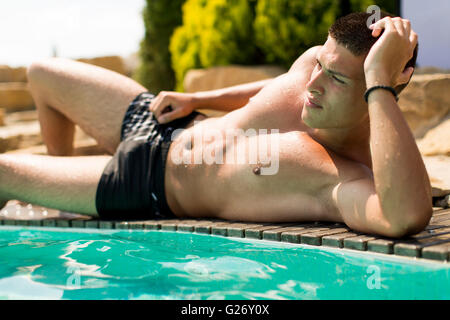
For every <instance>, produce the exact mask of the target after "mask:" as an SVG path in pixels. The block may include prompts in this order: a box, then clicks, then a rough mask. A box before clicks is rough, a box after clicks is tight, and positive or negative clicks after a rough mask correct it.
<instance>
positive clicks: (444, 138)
mask: <svg viewBox="0 0 450 320" xmlns="http://www.w3.org/2000/svg"><path fill="white" fill-rule="evenodd" d="M417 145H418V147H419V150H420V153H421V154H422V155H425V156H435V155H445V156H450V116H449V117H447V119H445V120H443V121H442V122H441V123H440V124H439V125H437V126H436V127H434V128H432V129H430V130H429V131H428V132H427V133H426V134H425V136H424V137H423V138H422V139H419V140H417Z"/></svg>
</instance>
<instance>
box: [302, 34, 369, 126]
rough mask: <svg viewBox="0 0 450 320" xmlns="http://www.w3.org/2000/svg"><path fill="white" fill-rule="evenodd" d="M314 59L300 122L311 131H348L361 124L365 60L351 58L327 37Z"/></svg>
mask: <svg viewBox="0 0 450 320" xmlns="http://www.w3.org/2000/svg"><path fill="white" fill-rule="evenodd" d="M316 58H317V61H316V66H315V68H314V70H313V72H312V74H311V79H310V80H309V82H308V83H307V85H306V92H305V97H304V99H305V102H304V107H303V111H302V119H303V121H304V122H305V123H306V124H307V125H308V126H309V127H311V128H351V127H353V126H355V125H357V124H358V123H360V122H361V121H364V119H366V118H367V115H368V113H367V105H366V103H365V101H364V92H365V90H366V84H365V78H364V68H363V66H364V59H365V56H361V57H357V56H354V55H353V54H352V53H351V52H350V51H349V50H347V49H346V48H345V47H343V46H341V45H339V44H338V43H337V42H336V40H334V39H333V38H331V37H328V40H327V41H326V42H325V44H324V45H323V46H322V48H321V49H320V50H319V51H318V53H317V57H316Z"/></svg>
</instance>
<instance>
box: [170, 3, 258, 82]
mask: <svg viewBox="0 0 450 320" xmlns="http://www.w3.org/2000/svg"><path fill="white" fill-rule="evenodd" d="M182 10H183V25H182V26H181V27H178V28H177V29H176V30H175V32H174V34H173V36H172V39H171V41H170V52H171V54H172V67H173V69H174V70H175V74H176V83H177V85H176V89H177V90H180V91H182V90H183V79H184V76H185V75H186V73H187V71H188V70H190V69H193V68H208V67H212V66H219V65H228V64H249V63H251V61H252V58H253V55H254V53H255V46H254V45H253V41H252V22H253V13H252V10H251V6H250V5H249V1H247V0H187V1H186V3H185V4H184V5H183V9H182Z"/></svg>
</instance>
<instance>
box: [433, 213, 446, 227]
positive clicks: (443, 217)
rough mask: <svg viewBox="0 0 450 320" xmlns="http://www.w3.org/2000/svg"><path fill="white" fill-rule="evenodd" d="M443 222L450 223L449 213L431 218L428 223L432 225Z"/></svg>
mask: <svg viewBox="0 0 450 320" xmlns="http://www.w3.org/2000/svg"><path fill="white" fill-rule="evenodd" d="M445 221H450V212H448V213H444V214H441V215H439V216H433V217H431V219H430V223H433V224H434V223H440V222H445Z"/></svg>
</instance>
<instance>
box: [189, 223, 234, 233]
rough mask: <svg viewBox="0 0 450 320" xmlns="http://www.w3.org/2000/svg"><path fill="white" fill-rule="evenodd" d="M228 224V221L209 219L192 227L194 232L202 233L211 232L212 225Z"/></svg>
mask: <svg viewBox="0 0 450 320" xmlns="http://www.w3.org/2000/svg"><path fill="white" fill-rule="evenodd" d="M226 224H229V222H226V221H220V222H217V221H211V222H209V223H207V222H205V223H202V224H198V225H196V226H195V227H194V232H195V233H202V234H212V229H213V228H214V227H220V226H223V225H226Z"/></svg>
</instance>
